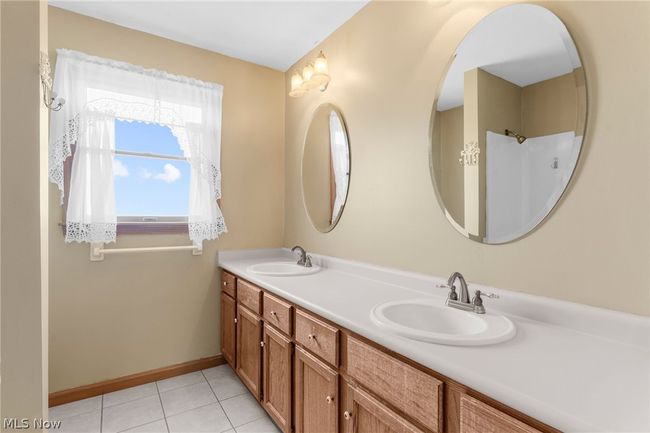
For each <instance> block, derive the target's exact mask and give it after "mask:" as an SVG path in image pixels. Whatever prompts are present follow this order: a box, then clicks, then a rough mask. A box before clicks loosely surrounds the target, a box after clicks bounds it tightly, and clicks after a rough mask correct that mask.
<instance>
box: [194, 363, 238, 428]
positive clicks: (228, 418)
mask: <svg viewBox="0 0 650 433" xmlns="http://www.w3.org/2000/svg"><path fill="white" fill-rule="evenodd" d="M201 374H202V375H203V377H204V378H205V380H206V381H207V382H208V386H209V387H210V391H212V395H214V398H216V399H217V403H218V404H219V407H220V408H221V410H222V411H223V414H224V415H225V416H226V419H227V420H228V423H229V424H230V427H232V430H235V426H234V424H233V423H232V421H231V420H230V417H229V416H228V414H227V413H226V409H224V408H223V405H222V404H221V401H219V397H217V393H216V392H214V389H212V385H210V381H209V380H208V378H207V377H206V375H205V373H204V372H203V370H201ZM224 431H228V430H224Z"/></svg>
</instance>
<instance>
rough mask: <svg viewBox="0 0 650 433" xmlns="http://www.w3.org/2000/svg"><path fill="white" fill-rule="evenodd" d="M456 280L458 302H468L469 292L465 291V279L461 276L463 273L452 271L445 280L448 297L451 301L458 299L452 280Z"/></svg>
mask: <svg viewBox="0 0 650 433" xmlns="http://www.w3.org/2000/svg"><path fill="white" fill-rule="evenodd" d="M456 280H458V281H460V302H462V303H464V304H469V292H468V291H467V281H465V277H463V274H461V273H460V272H454V273H453V274H451V276H450V277H449V279H448V280H447V286H448V287H449V289H450V291H449V299H450V300H453V301H458V294H457V293H456V286H454V282H456Z"/></svg>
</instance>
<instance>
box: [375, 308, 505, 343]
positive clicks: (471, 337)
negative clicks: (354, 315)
mask: <svg viewBox="0 0 650 433" xmlns="http://www.w3.org/2000/svg"><path fill="white" fill-rule="evenodd" d="M370 318H371V319H372V321H373V322H374V323H375V324H376V325H377V326H379V327H381V328H384V329H386V330H388V331H391V332H394V333H395V334H398V335H401V336H403V337H407V338H411V339H414V340H420V341H426V342H431V343H439V344H448V345H453V346H482V345H488V344H495V343H500V342H502V341H506V340H509V339H511V338H512V337H514V336H515V334H516V330H515V325H514V324H513V323H512V322H511V321H510V319H508V318H507V317H505V316H500V315H496V314H491V313H486V314H476V313H472V312H467V311H462V310H458V309H455V308H451V307H448V306H446V305H444V304H443V303H442V302H441V301H439V300H436V299H411V300H407V301H393V302H387V303H385V304H381V305H379V306H377V307H375V308H374V309H373V310H372V312H371V313H370Z"/></svg>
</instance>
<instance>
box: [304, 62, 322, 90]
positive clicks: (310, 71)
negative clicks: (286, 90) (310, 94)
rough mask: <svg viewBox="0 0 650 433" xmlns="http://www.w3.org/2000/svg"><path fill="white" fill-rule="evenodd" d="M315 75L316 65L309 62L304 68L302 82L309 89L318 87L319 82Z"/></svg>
mask: <svg viewBox="0 0 650 433" xmlns="http://www.w3.org/2000/svg"><path fill="white" fill-rule="evenodd" d="M313 76H314V67H313V66H312V65H311V64H309V65H307V66H305V67H304V68H303V70H302V84H303V86H304V87H305V89H307V90H311V89H314V88H316V87H318V83H317V82H316V81H314V80H313V79H312V78H313Z"/></svg>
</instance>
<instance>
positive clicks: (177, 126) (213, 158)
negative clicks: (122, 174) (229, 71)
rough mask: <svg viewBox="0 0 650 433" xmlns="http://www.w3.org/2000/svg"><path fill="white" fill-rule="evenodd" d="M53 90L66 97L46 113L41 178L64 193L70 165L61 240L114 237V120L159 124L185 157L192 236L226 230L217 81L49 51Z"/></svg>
mask: <svg viewBox="0 0 650 433" xmlns="http://www.w3.org/2000/svg"><path fill="white" fill-rule="evenodd" d="M54 91H55V92H56V93H57V94H58V95H60V96H61V97H63V98H65V99H66V103H65V105H63V108H62V109H61V110H60V111H55V112H52V114H51V117H50V148H49V178H50V181H51V182H53V183H55V184H57V186H58V187H59V191H60V192H61V203H63V194H64V183H63V182H64V169H63V165H64V162H65V160H66V159H67V158H69V157H70V156H71V145H73V144H76V153H75V157H74V160H73V163H72V172H71V176H70V188H69V197H68V208H67V213H66V242H74V241H76V242H104V243H108V242H115V238H116V232H117V231H116V228H117V216H116V214H115V192H114V189H113V157H114V154H115V120H116V119H118V120H126V121H135V122H145V123H155V124H159V125H163V126H167V127H168V128H169V129H170V130H171V132H172V134H173V135H174V136H175V137H176V138H177V139H178V143H179V145H180V147H181V149H182V151H183V154H184V156H185V157H186V158H187V160H188V161H189V163H190V167H191V175H190V197H189V215H188V226H189V234H190V239H191V240H192V242H193V243H194V244H195V245H197V246H201V244H202V242H203V240H207V239H216V238H217V237H219V235H220V234H221V233H224V232H226V231H227V229H226V224H225V222H224V219H223V216H222V214H221V210H220V209H219V206H218V205H217V199H219V198H221V171H220V169H219V167H220V151H221V98H222V94H223V87H222V86H221V85H219V84H214V83H206V82H202V81H199V80H195V79H192V78H186V77H181V76H177V75H171V74H168V73H166V72H162V71H157V70H151V69H144V68H141V67H138V66H134V65H130V64H128V63H123V62H117V61H113V60H108V59H103V58H100V57H94V56H89V55H86V54H83V53H80V52H76V51H71V50H63V49H59V50H57V61H56V70H55V75H54Z"/></svg>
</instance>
